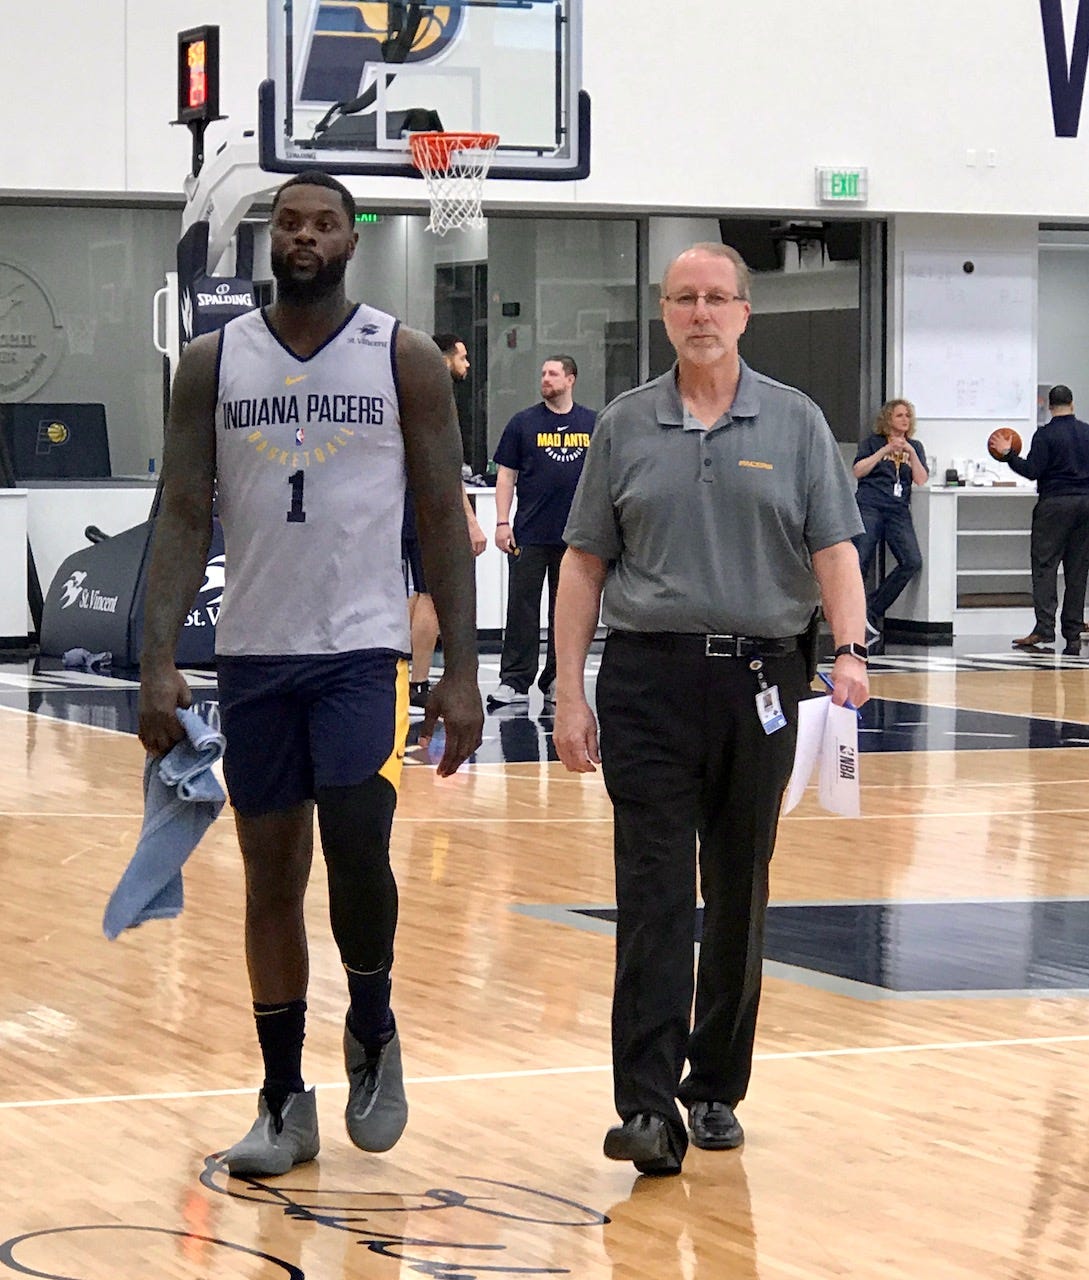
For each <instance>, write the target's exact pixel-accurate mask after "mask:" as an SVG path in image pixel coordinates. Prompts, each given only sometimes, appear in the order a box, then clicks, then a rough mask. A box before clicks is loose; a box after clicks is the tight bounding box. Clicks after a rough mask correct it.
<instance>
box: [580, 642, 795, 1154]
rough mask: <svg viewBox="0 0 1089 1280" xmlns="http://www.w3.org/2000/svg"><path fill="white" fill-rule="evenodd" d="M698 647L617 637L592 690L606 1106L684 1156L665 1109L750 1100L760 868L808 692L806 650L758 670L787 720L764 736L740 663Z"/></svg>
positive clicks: (763, 897) (752, 687) (763, 887)
mask: <svg viewBox="0 0 1089 1280" xmlns="http://www.w3.org/2000/svg"><path fill="white" fill-rule="evenodd" d="M700 640H701V638H700V637H693V636H685V637H681V638H679V639H673V638H671V637H668V636H662V637H654V636H641V635H630V634H626V633H620V632H613V633H612V634H610V636H609V638H608V639H607V640H606V642H605V651H604V654H603V656H602V661H601V670H600V672H599V673H598V681H597V712H598V717H599V719H600V724H601V752H602V768H603V772H604V777H605V785H606V788H607V789H608V792H609V797H610V799H611V800H612V803H613V847H614V858H615V863H616V904H617V926H616V981H615V990H614V995H613V1015H612V1037H613V1088H614V1096H615V1101H616V1109H617V1112H618V1113H619V1114H620V1117H621V1118H622V1119H624V1120H627V1119H630V1118H631V1117H632V1116H633V1115H636V1114H637V1113H639V1112H641V1111H654V1112H658V1113H660V1114H662V1115H664V1116H666V1117H667V1118H668V1120H669V1122H670V1125H671V1126H672V1128H673V1129H674V1132H675V1134H676V1137H677V1139H678V1142H679V1149H680V1150H681V1151H683V1150H684V1149H685V1146H686V1144H687V1137H686V1135H685V1132H684V1126H683V1124H682V1123H681V1121H680V1119H679V1116H678V1113H677V1105H676V1101H675V1099H676V1098H678V1097H679V1098H680V1099H681V1101H682V1102H684V1103H690V1102H697V1101H719V1102H726V1103H729V1104H730V1105H733V1104H735V1103H737V1102H739V1101H740V1100H741V1099H742V1098H743V1097H744V1096H745V1092H746V1089H747V1087H748V1083H749V1075H750V1072H751V1069H752V1054H753V1040H754V1037H755V1033H756V1014H757V1008H758V1006H759V1003H760V979H761V962H762V956H763V939H764V916H765V912H766V908H767V901H768V864H769V862H770V860H771V855H772V850H773V848H774V844H775V830H776V824H777V822H778V817H779V805H780V801H781V798H782V793H783V788H784V787H785V786H786V782H787V779H788V777H789V776H790V770H791V766H792V763H793V757H794V742H795V736H796V731H795V727H796V724H797V707H798V700H799V699H800V698H801V697H802V696H804V694H805V692H806V690H807V686H806V679H805V661H804V658H803V656H802V654H801V652H794V653H790V654H787V655H785V656H782V657H778V658H768V659H766V660H765V664H764V666H765V672H766V677H765V678H766V680H767V683H768V684H769V685H778V687H779V695H780V700H781V703H782V707H783V711H784V712H785V714H786V716H787V720H788V724H787V726H786V727H785V728H783V729H780V730H779V731H778V732H777V733H773V734H770V735H768V734H765V733H764V730H763V727H762V726H761V724H760V720H759V717H758V716H757V713H756V694H757V689H758V686H757V681H756V677H755V675H754V673H753V672H752V671H751V670H750V668H749V659H747V658H709V657H706V656H704V654H703V652H702V646H701V643H700ZM697 836H698V840H699V853H698V861H699V872H700V890H701V894H702V896H703V900H704V915H703V937H702V942H701V945H700V958H699V973H698V980H697V983H696V993H695V1017H694V1020H693V1018H692V994H693V977H692V968H693V963H692V948H693V941H694V928H695V903H696V862H697V855H696V842H697ZM686 1058H687V1059H688V1062H689V1066H690V1070H689V1074H688V1076H687V1077H686V1078H685V1080H684V1082H683V1083H682V1082H681V1072H682V1070H683V1067H684V1061H685V1059H686Z"/></svg>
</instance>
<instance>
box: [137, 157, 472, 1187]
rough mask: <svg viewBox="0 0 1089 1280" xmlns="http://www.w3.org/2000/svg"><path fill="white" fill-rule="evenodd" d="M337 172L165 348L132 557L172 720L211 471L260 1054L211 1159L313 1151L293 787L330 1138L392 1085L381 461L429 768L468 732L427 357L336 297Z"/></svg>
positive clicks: (398, 1099)
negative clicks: (334, 990) (260, 294)
mask: <svg viewBox="0 0 1089 1280" xmlns="http://www.w3.org/2000/svg"><path fill="white" fill-rule="evenodd" d="M354 227H355V206H354V202H353V200H352V197H351V194H350V192H349V191H348V190H347V189H346V188H345V187H343V186H342V185H341V184H340V183H339V182H337V181H336V180H335V179H333V178H330V177H328V176H327V175H325V174H323V173H317V172H313V173H307V174H302V175H299V176H298V177H294V178H291V179H290V180H289V181H288V182H286V183H284V185H283V186H282V187H281V188H280V189H279V191H278V192H277V194H276V198H275V200H274V202H273V207H272V221H271V248H272V268H273V273H274V275H275V277H276V281H277V298H276V302H275V303H274V304H273V305H272V306H271V307H269V308H268V309H266V310H258V311H253V312H250V313H249V314H248V315H245V316H241V317H239V318H238V319H237V320H233V321H231V322H230V323H229V324H227V325H226V327H225V328H224V329H223V331H222V333H220V334H210V335H207V336H205V337H201V338H198V339H197V340H196V341H194V342H193V343H191V344H190V346H189V347H188V348H187V349H186V351H185V354H184V355H183V357H182V360H181V363H180V365H179V367H178V373H177V377H176V379H175V382H174V393H173V399H172V403H171V409H170V423H169V428H168V431H167V434H166V452H165V463H164V468H163V492H162V504H161V509H160V514H159V518H158V522H157V527H156V530H155V541H154V549H153V553H152V560H151V567H150V572H149V580H148V596H147V606H146V610H145V619H144V645H143V654H142V659H141V685H140V739H141V741H142V742H143V743H144V746H145V747H146V748H147V749H148V751H149V752H152V753H154V754H161V753H163V752H165V751H167V750H169V748H170V747H171V746H172V745H173V743H174V742H175V740H177V739H178V738H179V734H180V727H179V725H178V723H177V720H176V717H175V714H174V711H175V708H176V707H179V706H182V707H184V706H188V705H189V702H190V693H189V689H188V687H187V686H186V683H185V681H184V679H183V678H182V676H181V675H180V673H179V672H178V671H177V669H176V668H175V666H174V660H173V655H174V651H175V644H176V641H177V637H178V633H179V630H180V628H181V625H182V623H183V621H184V619H185V616H186V610H187V609H188V608H189V605H190V603H191V601H192V600H193V597H194V595H195V593H196V591H197V589H198V588H199V586H200V583H201V580H202V575H203V573H204V564H205V557H206V554H207V548H208V544H209V535H210V532H211V517H212V496H213V489H215V488H216V487H218V501H219V514H220V518H221V519H222V522H223V529H224V534H225V538H226V562H227V565H226V585H225V589H224V594H223V604H222V611H221V613H220V617H219V623H218V627H217V635H216V650H217V661H218V674H219V694H220V711H221V716H222V724H223V730H224V733H225V735H226V738H227V752H226V756H225V760H224V767H225V771H226V778H227V784H228V788H229V790H230V793H231V799H232V802H233V804H234V808H235V819H236V825H237V830H238V837H239V843H240V845H241V849H242V860H243V865H244V869H245V875H246V917H245V939H246V962H247V967H248V970H249V978H250V987H251V991H252V995H253V1002H254V1003H253V1011H254V1017H255V1019H256V1023H257V1036H258V1040H259V1043H260V1046H261V1053H262V1056H263V1059H264V1070H265V1078H264V1084H263V1086H262V1088H261V1092H260V1095H259V1099H258V1116H257V1120H256V1122H255V1123H254V1125H253V1127H252V1129H251V1130H250V1131H249V1133H248V1134H247V1135H246V1136H245V1137H244V1138H243V1139H242V1140H241V1141H240V1142H238V1143H236V1144H235V1145H234V1146H233V1147H231V1149H230V1150H229V1151H227V1152H226V1154H225V1156H224V1161H225V1163H226V1164H227V1166H228V1167H229V1169H230V1171H231V1173H232V1174H253V1175H260V1176H268V1175H272V1174H279V1173H286V1172H287V1171H288V1170H289V1169H290V1168H291V1167H292V1166H293V1165H295V1164H299V1163H301V1162H302V1161H305V1160H310V1159H312V1158H313V1157H314V1156H315V1155H316V1154H317V1151H318V1124H317V1110H316V1105H315V1098H314V1091H313V1090H312V1089H310V1090H307V1089H306V1088H305V1085H304V1083H303V1077H302V1044H303V1034H304V1020H305V1012H306V989H307V976H308V970H307V944H306V932H305V927H304V923H303V895H304V893H305V890H306V884H307V879H308V876H309V873H310V864H311V855H312V846H313V815H314V808H315V805H316V808H317V815H318V826H319V830H320V834H321V846H322V852H323V854H324V856H325V862H326V870H327V874H328V881H329V905H330V916H331V921H332V930H333V936H334V938H335V940H336V944H337V947H338V950H339V952H340V957H341V960H342V962H343V964H344V968H345V970H346V973H347V982H348V993H349V1001H350V1004H349V1010H348V1015H347V1019H346V1023H345V1028H344V1057H345V1065H346V1068H347V1071H348V1078H349V1093H348V1105H347V1110H346V1112H345V1119H346V1122H347V1127H348V1133H349V1136H350V1137H351V1139H352V1141H353V1142H354V1143H355V1144H356V1145H357V1146H358V1147H361V1148H362V1149H363V1150H365V1151H385V1150H388V1149H389V1148H390V1147H392V1146H393V1144H394V1143H395V1142H396V1141H397V1139H398V1138H399V1137H400V1135H401V1132H402V1130H403V1129H404V1126H405V1121H406V1118H407V1114H408V1107H407V1103H406V1100H405V1093H404V1086H403V1082H402V1071H401V1048H400V1040H399V1037H398V1034H397V1026H396V1022H395V1020H394V1016H393V1012H392V1010H391V1007H390V968H391V965H392V963H393V939H394V931H395V928H396V923H397V886H396V883H395V881H394V878H393V873H392V870H391V868H390V863H389V838H390V827H391V823H392V820H393V811H394V807H395V805H396V800H397V786H398V782H399V780H400V773H401V761H402V757H403V755H404V743H405V738H406V734H407V728H408V714H407V705H408V678H407V677H408V672H407V667H406V663H405V660H404V655H405V654H406V652H407V649H408V612H407V610H406V608H405V594H404V580H403V578H402V576H401V546H400V533H401V513H402V508H403V506H404V495H405V471H406V467H407V472H408V477H409V479H410V481H411V483H412V487H413V490H414V492H415V495H416V501H417V508H418V513H419V522H420V537H421V541H422V544H423V558H424V561H425V563H426V568H427V574H428V579H429V582H430V585H431V590H432V591H433V593H434V597H435V603H436V606H437V608H438V614H439V618H440V620H441V622H442V628H443V635H444V636H445V638H446V662H445V670H444V673H443V677H442V679H441V680H440V681H439V683H438V684H437V686H436V687H435V689H434V690H433V691H432V694H431V699H430V702H429V706H428V711H427V714H426V716H425V718H424V721H423V724H422V726H421V742H423V743H425V744H426V743H427V742H428V741H429V740H430V737H431V734H432V731H433V729H434V726H435V722H436V720H437V719H439V718H441V719H442V720H443V721H444V722H445V726H446V742H445V749H444V751H443V755H442V758H441V760H440V762H439V765H438V772H439V774H440V775H441V776H448V775H450V774H452V773H453V772H454V771H455V770H456V769H457V768H458V766H459V765H460V764H461V763H462V762H463V761H464V760H465V759H466V758H467V757H468V755H469V754H470V752H472V751H473V750H474V749H475V748H476V746H477V745H478V744H479V742H480V735H481V728H482V725H483V713H482V708H481V704H480V695H479V692H478V690H477V682H476V619H475V612H476V603H475V593H474V583H473V574H472V556H471V552H470V549H469V540H468V539H467V538H466V536H465V516H464V512H463V509H462V502H461V483H460V478H459V469H460V462H461V442H460V438H459V433H458V429H457V422H456V417H455V413H454V405H453V398H452V396H451V388H450V375H449V373H448V371H447V369H446V366H445V365H444V364H443V361H442V358H441V356H440V355H439V352H438V351H437V349H436V348H435V345H434V343H433V342H432V341H431V339H430V338H429V337H427V336H426V335H425V334H421V333H415V332H413V331H412V330H409V329H405V328H402V327H401V326H400V324H399V322H398V321H397V320H395V319H394V318H393V317H392V316H388V315H385V314H384V313H382V312H380V311H377V310H375V309H374V308H372V307H368V306H366V305H361V304H356V303H352V302H349V301H348V299H347V297H346V296H345V290H344V272H345V268H346V266H347V263H348V260H349V259H350V258H351V257H352V256H353V254H354V253H355V249H356V240H357V237H356V234H355V230H354Z"/></svg>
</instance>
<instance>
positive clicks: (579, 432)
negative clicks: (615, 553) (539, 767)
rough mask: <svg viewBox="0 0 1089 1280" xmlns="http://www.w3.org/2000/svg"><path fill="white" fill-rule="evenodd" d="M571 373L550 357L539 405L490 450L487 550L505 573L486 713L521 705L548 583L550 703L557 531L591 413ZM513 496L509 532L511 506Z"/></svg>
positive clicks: (565, 361) (563, 360)
mask: <svg viewBox="0 0 1089 1280" xmlns="http://www.w3.org/2000/svg"><path fill="white" fill-rule="evenodd" d="M577 377H578V366H577V365H576V364H575V362H574V360H572V358H571V357H570V356H562V355H561V356H551V357H550V358H549V359H548V360H546V361H545V362H544V364H543V365H542V367H541V401H540V403H539V404H535V405H533V407H532V408H530V409H523V410H522V411H521V412H520V413H516V414H515V415H514V417H513V418H511V420H510V422H508V423H507V425H506V427H505V428H504V429H503V435H502V436H501V437H500V440H499V445H498V447H497V448H496V451H495V461H496V463H497V465H498V467H499V474H498V477H497V479H496V483H495V514H496V528H495V545H496V546H497V547H498V548H499V550H500V551H503V552H505V553H506V555H507V562H508V565H509V568H510V576H509V588H508V591H507V625H506V629H505V630H504V632H503V656H502V658H501V659H500V664H499V680H500V684H499V688H498V689H496V691H495V692H494V693H492V694H490V695H489V696H488V704H489V706H509V705H511V704H514V703H523V702H528V701H529V687H530V685H531V684H532V683H533V679H534V677H535V676H536V674H537V668H538V666H539V665H540V656H541V632H540V617H541V589H542V587H543V586H544V582H545V578H546V577H547V578H548V649H547V653H546V656H545V665H544V670H543V671H542V672H541V678H540V681H539V682H538V683H539V687H540V689H541V692H542V693H543V694H544V697H545V705H546V707H548V706H551V705H552V704H553V703H554V702H555V700H556V648H555V643H554V640H553V634H552V619H553V614H554V613H555V609H556V588H557V586H558V585H559V580H560V561H561V560H562V559H563V553H564V550H565V544H564V541H563V529H564V525H565V524H566V523H567V514H568V512H569V511H570V510H571V500H572V498H574V496H575V486H576V485H577V484H578V482H579V476H580V475H581V474H582V463H583V460H584V459H585V457H586V448H587V446H588V445H589V443H590V436H591V434H592V433H593V430H594V417H595V415H594V412H593V410H592V409H586V408H584V407H583V406H582V405H580V404H576V403H575V400H574V387H575V379H576V378H577ZM516 492H517V494H518V506H517V510H516V512H515V516H514V525H513V527H512V526H511V523H510V511H511V503H512V501H513V499H514V495H515V493H516Z"/></svg>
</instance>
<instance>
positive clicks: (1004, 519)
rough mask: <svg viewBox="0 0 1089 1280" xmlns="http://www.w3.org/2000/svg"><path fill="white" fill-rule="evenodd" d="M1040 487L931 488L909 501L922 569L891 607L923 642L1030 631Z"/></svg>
mask: <svg viewBox="0 0 1089 1280" xmlns="http://www.w3.org/2000/svg"><path fill="white" fill-rule="evenodd" d="M1035 505H1036V487H1035V485H1033V486H1028V485H1017V486H1014V487H1010V488H1004V487H1003V488H994V487H991V488H945V487H944V486H941V485H933V486H932V485H927V486H925V487H924V488H922V489H919V490H916V491H915V492H914V493H913V495H912V499H911V515H912V520H913V521H914V524H915V532H916V535H917V536H918V539H919V547H920V550H921V551H922V553H923V569H922V572H921V573H920V574H919V576H918V577H917V578H916V579H915V581H914V582H912V583H911V584H910V585H909V586H908V588H907V590H906V591H905V592H904V594H903V595H902V596H901V597H900V599H899V600H897V602H896V603H895V604H894V605H893V607H892V609H891V610H890V611H889V619H890V620H892V621H895V622H896V623H898V624H899V629H900V630H902V631H904V632H905V633H908V634H912V633H915V634H918V635H919V638H920V639H921V640H924V641H925V640H930V641H932V642H933V641H935V640H937V641H939V642H940V640H941V639H942V638H943V637H944V638H949V639H951V638H952V636H953V635H954V634H955V635H959V636H964V635H980V636H1000V635H1001V636H1006V635H1009V636H1010V637H1012V636H1015V635H1024V634H1025V633H1026V632H1028V631H1031V630H1032V624H1033V618H1034V615H1033V611H1032V573H1031V569H1030V565H1029V539H1030V535H1031V530H1032V509H1033V507H1034V506H1035Z"/></svg>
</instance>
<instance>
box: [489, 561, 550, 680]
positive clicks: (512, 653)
mask: <svg viewBox="0 0 1089 1280" xmlns="http://www.w3.org/2000/svg"><path fill="white" fill-rule="evenodd" d="M564 550H565V548H564V547H563V546H558V547H552V546H532V545H530V546H524V547H522V548H521V549H520V551H519V553H518V555H516V556H508V557H507V563H508V566H509V572H508V576H507V625H506V628H505V629H504V631H503V653H502V655H501V656H500V659H499V680H500V683H502V684H509V685H510V686H511V688H512V689H517V690H518V692H519V693H528V692H529V687H530V685H531V684H532V683H533V677H534V676H535V675H536V674H537V668H538V667H539V666H540V663H541V591H542V590H543V588H544V584H545V579H546V578H547V579H548V645H547V648H546V650H545V664H544V670H543V671H542V672H541V678H540V680H539V681H538V682H537V683H538V686H539V688H540V689H541V690H542V691H545V692H547V690H548V686H549V685H550V684H551V683H552V681H553V680H555V678H556V643H555V640H554V639H553V634H552V632H553V628H552V623H553V618H554V617H555V613H556V588H557V587H558V586H559V585H560V561H561V560H562V559H563V553H564Z"/></svg>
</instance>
